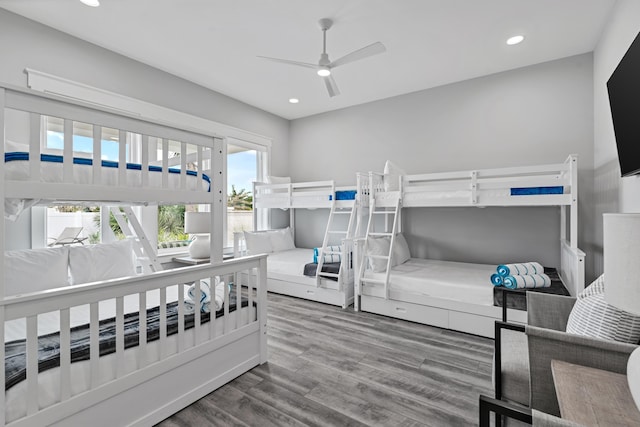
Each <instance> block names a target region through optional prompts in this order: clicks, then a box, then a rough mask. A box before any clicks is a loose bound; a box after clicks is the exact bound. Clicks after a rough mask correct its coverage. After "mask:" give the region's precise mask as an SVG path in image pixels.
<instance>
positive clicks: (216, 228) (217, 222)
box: [210, 137, 227, 262]
mask: <svg viewBox="0 0 640 427" xmlns="http://www.w3.org/2000/svg"><path fill="white" fill-rule="evenodd" d="M226 158H227V144H226V141H225V140H223V139H222V138H217V137H214V138H213V149H212V154H211V171H212V172H213V179H212V181H213V187H212V196H211V197H212V200H211V213H212V215H211V231H212V233H211V238H210V243H211V248H210V249H211V261H212V262H222V248H223V247H224V236H223V235H222V232H221V230H223V229H224V228H223V226H224V220H225V217H226V213H227V212H226V210H227V197H226V190H225V188H226V181H227V179H226V176H225V175H224V173H223V171H224V164H225V161H226Z"/></svg>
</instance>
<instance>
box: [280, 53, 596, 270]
mask: <svg viewBox="0 0 640 427" xmlns="http://www.w3.org/2000/svg"><path fill="white" fill-rule="evenodd" d="M592 65H593V62H592V55H591V54H584V55H579V56H575V57H570V58H565V59H561V60H557V61H552V62H547V63H543V64H539V65H534V66H530V67H526V68H521V69H518V70H513V71H508V72H503V73H499V74H494V75H490V76H486V77H481V78H477V79H473V80H468V81H464V82H460V83H455V84H451V85H447V86H442V87H438V88H434V89H429V90H424V91H420V92H415V93H411V94H407V95H402V96H398V97H394V98H390V99H386V100H382V101H377V102H372V103H369V104H365V105H360V106H356V107H351V108H347V109H343V110H339V111H334V112H329V113H325V114H319V115H316V116H312V117H307V118H303V119H298V120H294V121H292V123H291V133H290V154H289V156H290V162H291V166H290V170H291V175H292V177H293V178H294V179H295V180H317V179H326V178H329V177H331V178H334V179H336V180H337V182H338V184H343V185H348V184H353V183H354V182H355V172H356V171H368V170H374V171H382V169H383V166H384V162H385V160H387V159H390V160H393V161H394V162H395V163H396V164H398V165H399V166H400V167H402V168H404V169H405V170H406V172H407V173H424V172H438V171H451V170H466V169H480V168H492V167H501V166H515V165H532V164H540V163H557V162H562V161H564V160H565V158H566V157H567V155H568V154H571V153H575V154H578V155H579V163H580V171H579V176H580V178H579V181H580V182H579V195H580V202H579V203H580V209H579V214H580V230H581V232H580V236H581V239H580V242H579V243H580V245H583V243H584V242H585V241H589V239H588V238H586V237H585V236H588V235H589V232H590V230H591V229H592V227H593V224H592V223H591V222H592V208H591V205H592V202H591V199H592V191H593V174H592V170H593V169H592V168H593V107H592V106H593V67H592ZM345 90H346V89H345ZM310 159H313V161H309V160H310ZM404 215H405V218H404V224H405V230H406V232H407V240H408V242H409V246H410V249H411V251H412V254H413V255H414V256H419V257H423V256H428V257H433V258H440V259H448V260H460V261H473V262H487V263H497V262H506V261H520V260H533V259H536V260H539V261H540V262H542V263H544V264H545V265H549V266H557V263H558V259H559V255H558V254H559V249H558V248H559V245H558V236H559V215H558V208H533V209H521V208H510V209H500V208H487V209H477V208H456V209H435V208H434V209H427V208H424V209H408V210H406V211H405V214H404ZM298 216H299V217H300V218H299V219H297V221H298V223H297V228H298V233H297V236H296V239H297V241H296V243H297V244H298V245H300V246H316V245H318V244H319V243H320V242H319V241H318V239H317V232H315V231H307V230H316V229H317V228H318V227H320V228H321V226H319V225H318V224H320V223H321V222H322V221H323V220H324V218H325V217H326V214H323V213H322V212H319V211H315V212H308V213H301V214H300V215H298ZM305 221H306V222H307V224H308V225H309V227H305V226H304V225H303V223H304V222H305ZM587 271H588V276H592V273H591V271H590V270H589V269H588V270H587Z"/></svg>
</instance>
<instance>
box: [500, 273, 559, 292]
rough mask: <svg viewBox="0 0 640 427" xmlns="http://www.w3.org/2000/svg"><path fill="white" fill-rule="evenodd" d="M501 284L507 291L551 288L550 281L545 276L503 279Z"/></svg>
mask: <svg viewBox="0 0 640 427" xmlns="http://www.w3.org/2000/svg"><path fill="white" fill-rule="evenodd" d="M502 284H503V286H504V287H505V288H509V289H525V288H526V289H533V288H548V287H549V286H551V279H550V278H549V276H547V275H546V274H525V275H520V276H507V277H504V278H503V280H502Z"/></svg>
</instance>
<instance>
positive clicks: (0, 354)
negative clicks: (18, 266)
mask: <svg viewBox="0 0 640 427" xmlns="http://www.w3.org/2000/svg"><path fill="white" fill-rule="evenodd" d="M4 105H5V89H4V88H0V155H2V157H3V158H4V139H5V123H4V112H5V108H4ZM4 188H5V187H4V170H3V171H2V173H0V195H1V196H2V200H3V202H2V227H0V242H1V243H0V249H2V264H0V301H2V300H4V269H5V266H4V263H5V257H4V250H5V247H4V242H5V227H4V224H5V219H4V215H5V209H4V198H5V194H4ZM4 314H5V309H4V305H0V342H1V343H2V346H0V347H1V348H0V360H2V369H0V385H1V386H2V392H0V425H5V413H6V411H5V407H4V406H5V398H6V396H5V372H4V370H5V366H4V364H5V362H4V357H5V354H4Z"/></svg>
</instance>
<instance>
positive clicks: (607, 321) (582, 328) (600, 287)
mask: <svg viewBox="0 0 640 427" xmlns="http://www.w3.org/2000/svg"><path fill="white" fill-rule="evenodd" d="M604 285H605V284H604V275H602V276H600V277H598V278H597V279H596V280H595V281H594V282H593V283H592V284H591V285H589V286H588V287H587V288H586V289H585V290H584V291H582V292H581V293H580V294H579V295H578V299H577V300H576V303H575V305H574V306H573V309H572V310H571V314H570V315H569V321H568V322H567V333H570V334H575V335H584V336H588V337H592V338H600V339H603V340H613V341H619V342H625V343H629V344H637V343H638V341H639V340H640V316H634V315H633V314H631V313H628V312H626V311H623V310H620V309H618V308H616V307H614V306H612V305H611V304H608V303H607V302H606V301H605V299H604Z"/></svg>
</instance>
